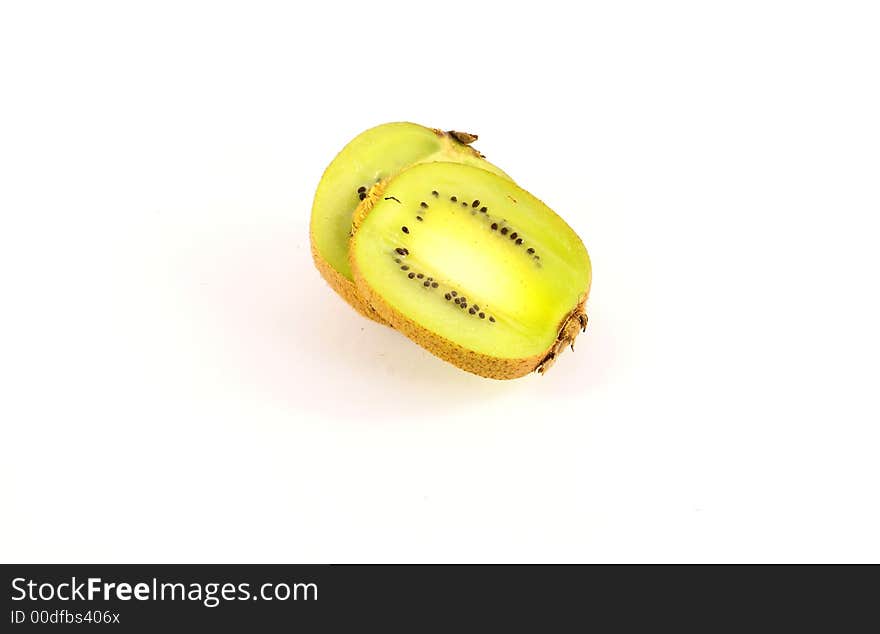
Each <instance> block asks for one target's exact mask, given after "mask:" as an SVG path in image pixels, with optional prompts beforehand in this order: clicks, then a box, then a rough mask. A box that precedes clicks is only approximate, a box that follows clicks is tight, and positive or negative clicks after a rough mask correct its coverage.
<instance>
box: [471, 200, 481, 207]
mask: <svg viewBox="0 0 880 634" xmlns="http://www.w3.org/2000/svg"><path fill="white" fill-rule="evenodd" d="M479 206H480V201H479V200H475V201H474V204H472V205H471V207H479Z"/></svg>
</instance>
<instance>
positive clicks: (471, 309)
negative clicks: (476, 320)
mask: <svg viewBox="0 0 880 634" xmlns="http://www.w3.org/2000/svg"><path fill="white" fill-rule="evenodd" d="M468 312H469V313H470V314H471V315H473V314H474V313H476V312H477V311H475V310H474V307H473V306H471V308H470V310H468Z"/></svg>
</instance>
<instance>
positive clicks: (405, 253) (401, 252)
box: [394, 247, 409, 255]
mask: <svg viewBox="0 0 880 634" xmlns="http://www.w3.org/2000/svg"><path fill="white" fill-rule="evenodd" d="M394 250H395V251H397V253H398V254H399V255H409V251H407V250H406V249H403V248H401V247H397V248H396V249H394Z"/></svg>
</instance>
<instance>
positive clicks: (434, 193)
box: [431, 190, 440, 198]
mask: <svg viewBox="0 0 880 634" xmlns="http://www.w3.org/2000/svg"><path fill="white" fill-rule="evenodd" d="M431 195H432V196H433V197H434V198H437V196H439V195H440V194H438V193H437V190H434V191H432V192H431Z"/></svg>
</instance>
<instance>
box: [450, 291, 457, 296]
mask: <svg viewBox="0 0 880 634" xmlns="http://www.w3.org/2000/svg"><path fill="white" fill-rule="evenodd" d="M450 295H452V296H453V297H455V296H456V295H458V293H457V292H456V291H452V292H451V293H450Z"/></svg>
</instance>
